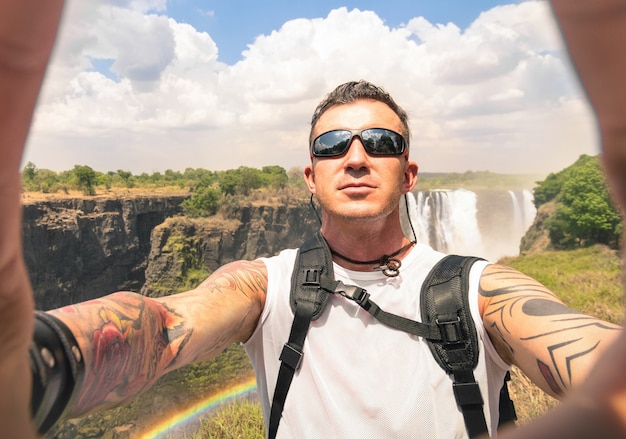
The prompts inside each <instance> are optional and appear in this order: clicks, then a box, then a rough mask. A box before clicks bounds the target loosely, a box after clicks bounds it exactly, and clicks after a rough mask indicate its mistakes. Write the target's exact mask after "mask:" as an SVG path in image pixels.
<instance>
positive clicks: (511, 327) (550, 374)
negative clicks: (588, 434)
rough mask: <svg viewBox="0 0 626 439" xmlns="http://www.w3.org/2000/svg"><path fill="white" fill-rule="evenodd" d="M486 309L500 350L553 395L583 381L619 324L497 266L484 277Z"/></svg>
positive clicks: (487, 325) (486, 320) (483, 304)
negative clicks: (583, 310) (571, 304)
mask: <svg viewBox="0 0 626 439" xmlns="http://www.w3.org/2000/svg"><path fill="white" fill-rule="evenodd" d="M479 297H480V302H481V314H482V316H483V322H484V324H485V328H486V329H487V332H488V334H489V336H490V338H491V340H492V342H493V343H494V345H495V346H496V348H497V349H498V352H499V353H500V355H501V356H502V357H503V358H504V359H505V361H507V362H508V363H510V364H515V365H516V366H518V367H520V369H522V371H524V373H525V374H526V375H527V376H528V377H529V378H530V379H531V380H532V381H533V382H534V383H535V384H537V385H538V386H539V387H541V388H542V389H543V390H545V391H546V392H548V393H550V394H552V395H553V396H559V395H561V394H563V393H564V392H565V391H566V390H567V389H569V388H570V387H572V386H574V385H577V384H578V383H579V382H580V381H581V380H582V379H584V377H585V376H586V374H587V372H588V371H589V370H590V368H591V367H592V365H593V363H594V361H595V359H596V358H597V357H598V355H599V354H600V352H601V351H602V350H603V349H604V348H605V347H606V346H608V345H609V344H610V343H611V341H612V340H613V339H614V338H615V337H616V336H617V334H618V330H619V327H618V326H616V325H613V324H610V323H606V322H603V321H601V320H599V319H597V318H594V317H591V316H588V315H585V314H582V313H580V312H578V311H575V310H573V309H571V308H569V307H568V306H566V305H565V304H564V303H563V302H562V301H561V300H560V299H559V298H558V297H556V296H555V295H554V294H553V293H552V292H551V291H550V290H549V289H548V288H546V287H545V286H544V285H542V284H541V283H539V282H537V281H536V280H534V279H532V278H530V277H528V276H526V275H524V274H522V273H520V272H518V271H516V270H514V269H511V268H508V267H503V266H500V265H491V266H489V267H487V268H486V269H485V272H484V273H483V276H482V278H481V282H480V291H479Z"/></svg>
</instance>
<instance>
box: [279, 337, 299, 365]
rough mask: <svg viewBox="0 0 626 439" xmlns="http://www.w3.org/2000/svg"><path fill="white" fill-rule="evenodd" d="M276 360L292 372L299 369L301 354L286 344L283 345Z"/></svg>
mask: <svg viewBox="0 0 626 439" xmlns="http://www.w3.org/2000/svg"><path fill="white" fill-rule="evenodd" d="M278 359H279V360H280V361H283V362H284V363H285V364H286V365H287V366H289V367H291V368H292V369H293V370H298V369H300V363H302V352H300V351H299V350H298V349H296V348H294V347H293V346H290V345H289V344H288V343H285V346H283V350H282V352H281V353H280V357H279V358H278Z"/></svg>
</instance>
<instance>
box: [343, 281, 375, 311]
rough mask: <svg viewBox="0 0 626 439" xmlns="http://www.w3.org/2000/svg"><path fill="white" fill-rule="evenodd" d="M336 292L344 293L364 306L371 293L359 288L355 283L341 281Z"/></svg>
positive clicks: (344, 295)
mask: <svg viewBox="0 0 626 439" xmlns="http://www.w3.org/2000/svg"><path fill="white" fill-rule="evenodd" d="M335 293H338V294H340V295H342V296H343V297H346V298H348V299H350V300H354V301H355V302H356V303H358V304H359V305H361V306H363V305H364V304H365V303H366V302H367V299H368V298H369V296H370V295H369V293H368V292H367V291H366V290H364V289H363V288H359V287H357V286H355V285H346V284H344V283H343V282H341V281H338V282H337V287H336V288H335Z"/></svg>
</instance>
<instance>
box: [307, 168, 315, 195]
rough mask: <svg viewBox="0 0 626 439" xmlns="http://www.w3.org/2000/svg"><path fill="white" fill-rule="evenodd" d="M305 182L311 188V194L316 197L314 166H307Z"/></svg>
mask: <svg viewBox="0 0 626 439" xmlns="http://www.w3.org/2000/svg"><path fill="white" fill-rule="evenodd" d="M304 181H305V182H306V185H307V187H308V188H309V192H310V193H311V194H313V195H315V171H314V170H313V164H309V165H307V166H305V168H304Z"/></svg>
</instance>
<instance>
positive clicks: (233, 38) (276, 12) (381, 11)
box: [167, 0, 516, 64]
mask: <svg viewBox="0 0 626 439" xmlns="http://www.w3.org/2000/svg"><path fill="white" fill-rule="evenodd" d="M511 3H516V2H515V1H503V0H499V1H495V0H491V1H487V0H479V1H468V0H444V1H438V0H437V1H433V0H384V1H380V0H378V1H375V0H369V1H364V0H360V1H329V0H321V1H307V2H304V1H290V0H282V1H276V0H273V1H250V0H220V1H214V0H212V1H201V0H174V1H170V2H168V3H167V15H169V16H170V17H172V18H174V19H176V20H178V21H181V22H184V23H189V24H191V25H193V26H194V27H195V28H196V29H197V30H199V31H202V32H207V33H209V34H210V35H211V37H212V38H213V40H215V42H216V43H217V45H218V47H219V49H220V52H219V53H220V54H219V58H220V60H221V61H223V62H225V63H227V64H234V63H236V62H237V61H239V60H241V52H242V51H244V50H246V49H247V45H248V44H250V43H252V42H253V41H254V39H255V38H256V36H257V35H261V34H264V35H268V34H270V33H271V32H272V31H273V30H277V29H280V27H281V26H282V25H283V23H285V22H286V21H289V20H293V19H295V18H323V17H326V16H327V15H328V12H329V11H330V10H332V9H335V8H339V7H342V6H345V7H347V8H348V9H355V8H356V9H361V10H371V11H376V14H377V15H378V16H379V17H380V18H382V19H383V20H384V22H385V24H386V25H388V26H392V27H396V26H398V25H401V24H406V23H407V21H408V20H409V19H410V18H413V17H418V16H423V17H424V18H426V19H427V20H428V21H430V22H431V23H443V24H445V23H448V22H453V23H455V24H456V25H457V26H459V27H461V28H465V27H467V26H469V24H470V23H471V22H472V21H474V20H475V19H476V18H477V17H478V15H479V14H480V13H481V12H482V11H485V10H487V9H490V8H492V7H494V6H498V5H502V4H511Z"/></svg>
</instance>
